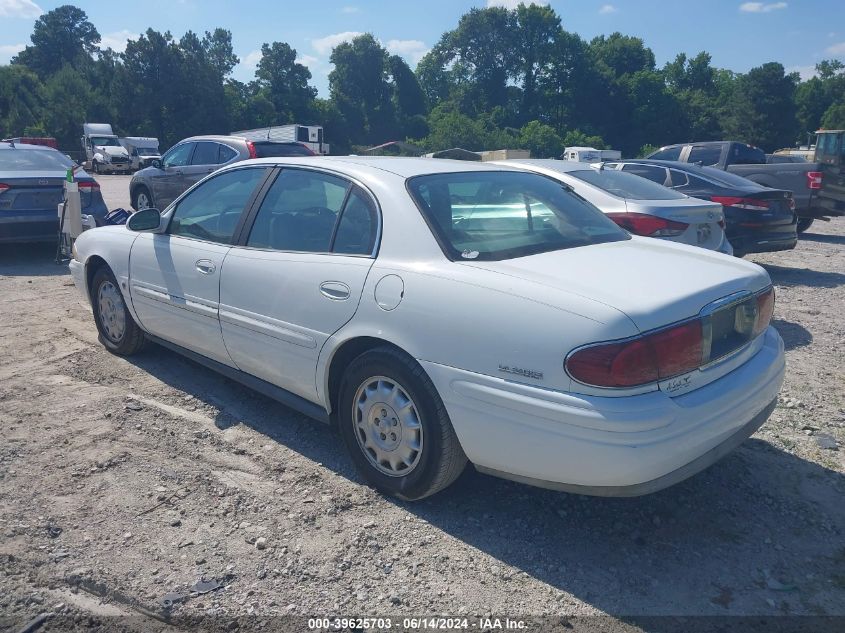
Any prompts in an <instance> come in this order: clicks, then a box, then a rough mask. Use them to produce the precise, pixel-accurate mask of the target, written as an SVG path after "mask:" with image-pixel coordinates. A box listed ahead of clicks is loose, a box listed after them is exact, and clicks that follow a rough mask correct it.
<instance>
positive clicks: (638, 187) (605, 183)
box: [567, 169, 687, 200]
mask: <svg viewBox="0 0 845 633" xmlns="http://www.w3.org/2000/svg"><path fill="white" fill-rule="evenodd" d="M567 174H568V175H570V176H573V177H574V178H577V179H578V180H583V181H584V182H586V183H589V184H591V185H593V186H595V187H598V188H599V189H603V190H604V191H606V192H607V193H609V194H611V195H613V196H616V197H617V198H627V199H629V200H681V199H683V198H686V197H687V196H685V195H684V194H682V193H678V192H677V191H673V190H672V189H669V188H667V187H664V186H663V185H658V184H657V183H656V182H652V181H651V180H647V179H646V178H641V177H640V176H635V175H633V174H626V173H625V172H622V171H615V170H613V169H579V170H578V171H570V172H567Z"/></svg>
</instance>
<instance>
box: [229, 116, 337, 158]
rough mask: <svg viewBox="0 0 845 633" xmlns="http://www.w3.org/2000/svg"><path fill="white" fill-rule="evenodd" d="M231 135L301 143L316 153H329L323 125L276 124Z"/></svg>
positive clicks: (260, 139) (251, 138) (250, 139)
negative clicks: (324, 138)
mask: <svg viewBox="0 0 845 633" xmlns="http://www.w3.org/2000/svg"><path fill="white" fill-rule="evenodd" d="M230 136H241V137H243V138H245V139H247V140H248V141H273V142H275V143H301V144H302V145H305V146H306V147H308V149H310V150H311V151H312V152H314V153H315V154H328V153H329V145H328V143H324V142H323V126H322V125H299V124H298V123H291V124H290V125H276V126H273V127H261V128H256V129H254V130H240V131H239V132H232V133H231V135H230Z"/></svg>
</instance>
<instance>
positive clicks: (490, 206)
mask: <svg viewBox="0 0 845 633" xmlns="http://www.w3.org/2000/svg"><path fill="white" fill-rule="evenodd" d="M408 190H409V191H410V193H411V196H412V197H413V199H414V201H415V202H416V204H417V206H418V207H419V209H420V211H421V212H422V213H423V215H424V217H425V219H426V221H427V222H428V224H429V226H430V227H431V229H432V231H433V232H434V234H435V236H436V237H437V239H438V242H439V243H440V245H441V247H442V248H443V250H444V252H445V253H446V255H447V256H448V257H449V258H450V259H453V260H488V261H489V260H494V261H495V260H502V259H510V258H514V257H523V256H526V255H533V254H536V253H543V252H547V251H555V250H561V249H566V248H574V247H578V246H589V245H592V244H601V243H604V242H615V241H621V240H626V239H629V235H628V234H627V233H625V232H624V231H622V230H621V229H620V228H619V227H618V226H617V225H616V224H614V223H613V222H612V221H611V220H609V219H608V218H607V217H606V216H605V215H604V214H603V213H602V212H601V211H599V210H598V209H597V208H596V207H594V206H593V205H591V204H590V203H589V202H587V201H586V200H584V199H583V198H581V197H580V196H578V195H576V194H574V193H573V192H571V191H569V190H568V189H567V188H565V187H564V186H562V185H561V184H560V183H559V182H557V181H555V180H553V179H551V178H547V177H545V176H540V175H538V174H530V173H515V172H463V173H451V174H448V173H447V174H432V175H428V176H417V177H415V178H411V179H410V180H408Z"/></svg>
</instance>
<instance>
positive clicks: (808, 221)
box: [796, 218, 815, 233]
mask: <svg viewBox="0 0 845 633" xmlns="http://www.w3.org/2000/svg"><path fill="white" fill-rule="evenodd" d="M814 220H815V218H798V226H797V227H796V230H797V231H798V232H799V233H803V232H804V231H806V230H807V229H809V228H810V227H811V226H813V221H814Z"/></svg>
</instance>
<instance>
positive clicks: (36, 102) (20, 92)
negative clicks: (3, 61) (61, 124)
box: [0, 65, 44, 136]
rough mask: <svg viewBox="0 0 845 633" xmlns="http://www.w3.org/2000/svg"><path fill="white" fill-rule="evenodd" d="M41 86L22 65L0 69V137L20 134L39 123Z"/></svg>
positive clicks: (42, 102)
mask: <svg viewBox="0 0 845 633" xmlns="http://www.w3.org/2000/svg"><path fill="white" fill-rule="evenodd" d="M43 109H44V86H43V85H42V84H41V81H40V80H39V79H38V76H37V75H36V74H35V73H34V72H32V71H31V70H29V69H28V68H26V67H24V66H17V65H11V66H0V135H2V136H16V135H18V134H24V133H25V130H26V129H27V128H34V127H37V126H40V124H41V114H42V111H43Z"/></svg>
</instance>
